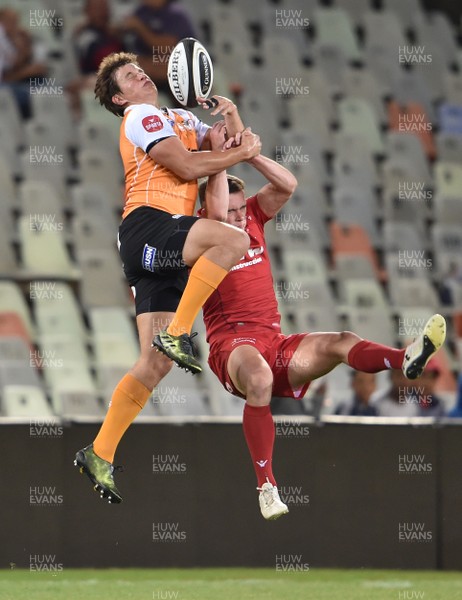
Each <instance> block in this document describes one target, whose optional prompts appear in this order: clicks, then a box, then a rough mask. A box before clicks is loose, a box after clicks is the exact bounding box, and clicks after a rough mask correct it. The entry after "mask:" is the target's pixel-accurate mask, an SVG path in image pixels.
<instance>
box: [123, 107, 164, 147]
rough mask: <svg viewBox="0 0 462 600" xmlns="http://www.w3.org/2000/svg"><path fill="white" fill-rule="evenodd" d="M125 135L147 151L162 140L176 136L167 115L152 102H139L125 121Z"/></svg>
mask: <svg viewBox="0 0 462 600" xmlns="http://www.w3.org/2000/svg"><path fill="white" fill-rule="evenodd" d="M125 135H126V137H127V139H128V140H130V142H132V144H135V146H138V147H139V148H141V149H142V150H144V151H145V152H146V153H147V152H149V150H150V149H151V148H152V147H153V146H155V145H156V144H157V143H158V142H160V141H161V140H163V139H165V138H168V137H172V136H176V133H175V132H174V131H173V127H172V126H171V124H170V123H169V122H168V121H167V119H166V117H165V115H164V114H163V113H162V111H160V110H159V109H158V108H156V107H155V106H152V104H137V105H135V106H134V107H133V108H131V109H130V113H129V115H128V117H127V119H126V121H125Z"/></svg>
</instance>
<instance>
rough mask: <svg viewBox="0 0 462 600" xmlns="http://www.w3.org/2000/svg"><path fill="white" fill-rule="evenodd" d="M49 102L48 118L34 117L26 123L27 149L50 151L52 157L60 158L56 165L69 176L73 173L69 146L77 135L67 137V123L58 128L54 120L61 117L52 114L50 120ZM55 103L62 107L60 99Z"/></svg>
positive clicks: (70, 134)
mask: <svg viewBox="0 0 462 600" xmlns="http://www.w3.org/2000/svg"><path fill="white" fill-rule="evenodd" d="M47 102H48V111H49V112H48V116H47V118H45V117H43V116H40V117H34V118H32V119H29V120H28V121H27V122H26V125H25V134H26V147H27V146H30V147H31V148H34V147H37V148H44V149H47V150H49V152H50V154H51V155H56V156H59V157H60V159H59V162H58V163H56V164H57V165H59V167H58V168H59V169H61V170H65V172H66V175H67V176H68V175H69V174H70V171H71V168H70V158H69V156H68V146H70V141H71V140H72V139H73V137H74V136H75V133H74V136H72V132H71V133H69V137H66V126H65V123H64V126H63V127H56V120H54V119H58V118H59V116H58V115H56V114H54V113H52V114H53V119H51V118H50V100H49V99H47ZM55 102H58V104H57V105H56V106H60V105H61V103H60V101H59V100H58V99H55ZM50 161H51V158H50Z"/></svg>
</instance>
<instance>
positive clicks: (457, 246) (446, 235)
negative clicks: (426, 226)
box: [431, 223, 462, 277]
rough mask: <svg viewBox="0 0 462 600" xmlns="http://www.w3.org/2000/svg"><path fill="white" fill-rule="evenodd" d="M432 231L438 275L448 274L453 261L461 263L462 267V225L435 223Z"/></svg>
mask: <svg viewBox="0 0 462 600" xmlns="http://www.w3.org/2000/svg"><path fill="white" fill-rule="evenodd" d="M431 233H432V241H433V247H434V256H435V262H436V265H435V266H436V271H437V273H438V275H439V276H440V277H442V276H445V275H447V273H448V271H449V267H450V265H451V263H455V264H460V265H461V268H462V230H461V228H460V225H459V224H456V223H450V224H441V223H435V224H434V225H433V227H432V231H431Z"/></svg>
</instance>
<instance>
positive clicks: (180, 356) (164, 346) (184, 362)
mask: <svg viewBox="0 0 462 600" xmlns="http://www.w3.org/2000/svg"><path fill="white" fill-rule="evenodd" d="M196 335H197V333H193V334H192V335H190V336H189V335H188V334H187V333H183V334H182V335H178V336H176V335H170V334H169V333H167V330H166V329H164V330H162V331H160V332H159V333H158V334H157V335H156V336H155V338H154V339H153V341H152V347H153V348H157V350H159V351H160V352H162V353H163V354H165V355H166V356H168V357H169V358H170V359H171V360H173V361H174V362H176V364H177V365H178V366H179V367H181V368H182V369H185V370H186V371H191V373H192V374H193V375H195V374H196V373H200V372H201V371H202V367H201V365H200V363H199V361H198V360H197V359H196V352H195V348H194V345H193V343H192V338H193V337H195V336H196Z"/></svg>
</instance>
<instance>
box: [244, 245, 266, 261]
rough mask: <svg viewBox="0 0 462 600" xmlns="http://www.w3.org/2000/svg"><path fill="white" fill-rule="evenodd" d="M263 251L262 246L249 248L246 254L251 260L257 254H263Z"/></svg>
mask: <svg viewBox="0 0 462 600" xmlns="http://www.w3.org/2000/svg"><path fill="white" fill-rule="evenodd" d="M263 250H264V248H263V246H258V248H249V249H248V250H247V254H248V255H249V257H250V258H253V257H254V256H258V255H259V254H263Z"/></svg>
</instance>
